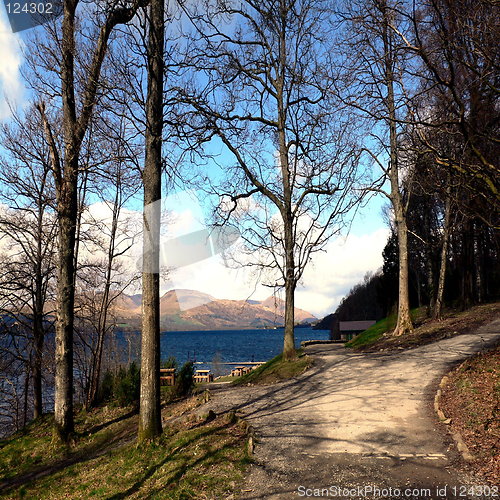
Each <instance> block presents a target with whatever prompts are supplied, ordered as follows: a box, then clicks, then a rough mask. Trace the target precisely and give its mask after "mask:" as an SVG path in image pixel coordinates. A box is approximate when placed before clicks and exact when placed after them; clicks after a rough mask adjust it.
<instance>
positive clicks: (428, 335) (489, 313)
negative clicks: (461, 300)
mask: <svg viewBox="0 0 500 500" xmlns="http://www.w3.org/2000/svg"><path fill="white" fill-rule="evenodd" d="M411 314H412V319H413V322H414V325H415V329H414V330H413V332H411V333H409V334H406V335H402V336H400V337H393V336H392V335H391V331H392V330H393V329H394V327H395V325H396V317H395V316H389V317H388V318H384V319H382V320H381V321H379V322H378V323H376V324H375V325H373V326H371V327H370V328H368V330H365V331H364V332H363V333H360V334H359V335H358V336H357V337H355V338H354V339H352V340H351V341H349V342H347V343H346V347H349V348H353V349H357V350H362V351H379V350H387V351H390V350H394V349H410V348H412V347H417V346H419V345H424V344H429V343H431V342H436V341H438V340H441V339H444V338H449V337H453V336H455V335H461V334H464V333H469V332H472V331H474V330H475V329H477V328H479V327H480V326H481V325H483V324H486V323H489V322H491V321H493V320H494V319H495V318H498V317H499V315H500V302H496V303H493V304H484V305H481V306H476V307H472V308H471V309H468V310H466V311H458V310H453V309H448V310H446V311H445V314H444V316H443V319H441V320H439V321H437V320H433V319H430V318H427V317H426V309H425V308H424V307H421V308H419V309H414V310H412V312H411Z"/></svg>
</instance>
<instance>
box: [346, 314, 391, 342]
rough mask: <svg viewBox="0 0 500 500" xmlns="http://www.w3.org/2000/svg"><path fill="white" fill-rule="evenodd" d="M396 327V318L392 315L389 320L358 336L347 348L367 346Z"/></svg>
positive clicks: (381, 321) (376, 324)
mask: <svg viewBox="0 0 500 500" xmlns="http://www.w3.org/2000/svg"><path fill="white" fill-rule="evenodd" d="M395 326H396V316H395V315H391V316H388V317H387V318H384V319H381V320H380V321H377V323H375V324H374V325H372V326H370V328H368V329H367V330H365V331H364V332H361V333H360V334H359V335H356V337H354V338H353V339H352V340H350V341H349V342H347V343H346V344H345V346H346V347H352V348H357V347H361V346H366V345H370V344H373V343H374V342H376V341H377V340H378V339H379V338H380V337H382V335H383V334H384V333H385V332H388V331H390V330H392V329H394V327H395Z"/></svg>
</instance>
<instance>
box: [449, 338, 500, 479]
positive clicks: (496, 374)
mask: <svg viewBox="0 0 500 500" xmlns="http://www.w3.org/2000/svg"><path fill="white" fill-rule="evenodd" d="M440 406H441V409H442V410H443V412H444V414H445V415H446V417H448V418H450V419H451V424H450V425H451V428H452V430H453V432H457V431H458V432H460V434H461V435H462V438H463V439H464V441H465V443H466V444H467V446H468V448H469V450H470V452H471V453H472V455H473V456H474V458H475V461H474V463H473V467H474V469H475V470H476V471H477V472H478V473H479V474H480V475H481V476H483V477H484V478H485V479H486V480H488V481H489V482H490V483H491V484H500V418H499V412H500V346H497V347H496V348H495V349H493V350H492V351H490V352H488V353H483V354H479V355H477V356H474V357H473V358H471V359H468V360H467V361H465V362H464V363H462V364H461V365H460V366H458V367H457V368H455V369H454V370H452V371H451V372H450V373H449V374H448V381H447V384H446V385H445V387H444V388H443V389H442V394H441V399H440Z"/></svg>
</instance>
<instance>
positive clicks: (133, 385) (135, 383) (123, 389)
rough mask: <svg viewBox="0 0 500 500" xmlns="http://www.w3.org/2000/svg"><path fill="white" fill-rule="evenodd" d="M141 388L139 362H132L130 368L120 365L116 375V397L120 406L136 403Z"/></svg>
mask: <svg viewBox="0 0 500 500" xmlns="http://www.w3.org/2000/svg"><path fill="white" fill-rule="evenodd" d="M140 389H141V371H140V370H139V367H138V366H137V363H136V362H135V361H133V362H132V363H130V365H129V367H128V369H126V368H122V367H120V370H119V371H118V375H117V376H116V377H115V390H114V398H115V400H116V402H117V403H118V404H119V405H120V406H128V405H131V404H136V403H137V402H138V401H139V396H140Z"/></svg>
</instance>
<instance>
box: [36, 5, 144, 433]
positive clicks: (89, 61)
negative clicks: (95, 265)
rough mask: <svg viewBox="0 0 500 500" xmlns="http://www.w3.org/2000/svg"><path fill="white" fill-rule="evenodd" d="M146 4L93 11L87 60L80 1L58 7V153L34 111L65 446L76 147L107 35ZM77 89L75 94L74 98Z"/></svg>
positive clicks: (69, 409) (58, 411) (59, 423)
mask: <svg viewBox="0 0 500 500" xmlns="http://www.w3.org/2000/svg"><path fill="white" fill-rule="evenodd" d="M146 3H147V0H144V1H142V0H134V1H132V2H130V3H128V4H127V3H125V4H120V5H111V4H106V5H104V6H103V8H102V10H101V11H97V12H95V13H94V20H95V22H96V23H98V26H97V27H96V38H95V42H94V44H93V46H91V47H88V49H89V51H88V52H87V54H86V55H88V57H85V58H83V57H81V54H78V52H77V44H76V34H77V25H78V21H79V14H78V7H79V4H80V2H79V0H66V1H65V2H64V4H63V16H62V33H61V35H60V41H59V42H58V43H55V46H56V47H57V51H58V53H59V54H60V61H61V62H60V94H59V96H60V99H61V107H62V125H63V137H64V148H63V150H62V151H61V150H60V149H59V148H58V147H57V144H56V142H55V139H54V132H53V125H51V123H50V120H49V116H48V115H47V113H46V112H45V104H44V103H42V104H41V105H40V106H39V109H40V113H41V116H42V118H43V120H44V122H45V128H46V140H47V142H48V144H49V146H50V150H51V159H52V165H51V166H52V171H53V173H54V179H55V188H56V194H57V216H58V244H59V253H58V255H59V257H58V259H59V261H58V266H57V269H58V278H57V283H58V285H57V286H58V299H57V324H56V337H57V341H56V388H55V436H56V437H57V438H59V439H60V440H62V441H67V440H68V438H69V435H70V434H71V433H72V432H73V397H72V391H73V326H74V297H75V287H74V285H75V283H74V276H75V241H76V223H77V218H78V181H79V173H80V170H79V160H80V153H81V147H82V144H83V141H84V138H85V135H86V134H87V132H88V128H89V124H90V121H91V117H92V113H93V110H94V105H95V102H96V99H97V96H98V89H99V82H100V75H101V69H102V65H103V61H104V59H105V56H106V52H107V48H108V44H109V39H110V36H111V34H112V32H113V30H114V28H115V27H116V26H117V25H119V24H124V23H127V22H129V21H130V20H131V19H132V18H133V17H134V16H135V14H136V12H137V10H138V9H139V8H140V7H142V6H144V5H145V4H146ZM78 63H80V64H78ZM75 64H76V65H77V66H78V72H75ZM77 79H78V81H77ZM76 89H78V90H79V91H80V92H79V93H78V94H77V92H76Z"/></svg>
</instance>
